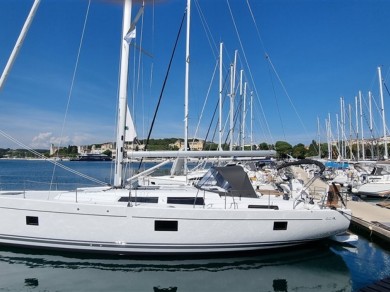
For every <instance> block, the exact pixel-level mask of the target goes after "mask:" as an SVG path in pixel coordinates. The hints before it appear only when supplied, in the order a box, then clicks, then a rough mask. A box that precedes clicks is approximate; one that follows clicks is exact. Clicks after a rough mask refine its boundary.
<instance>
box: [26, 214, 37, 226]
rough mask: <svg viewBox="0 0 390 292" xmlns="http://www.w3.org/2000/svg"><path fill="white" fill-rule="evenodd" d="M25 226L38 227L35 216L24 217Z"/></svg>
mask: <svg viewBox="0 0 390 292" xmlns="http://www.w3.org/2000/svg"><path fill="white" fill-rule="evenodd" d="M26 224H27V225H36V226H38V225H39V220H38V217H36V216H26Z"/></svg>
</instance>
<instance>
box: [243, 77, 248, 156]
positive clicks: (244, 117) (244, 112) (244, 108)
mask: <svg viewBox="0 0 390 292" xmlns="http://www.w3.org/2000/svg"><path fill="white" fill-rule="evenodd" d="M246 86H247V82H245V83H244V106H243V109H242V150H245V138H246V137H245V119H246Z"/></svg>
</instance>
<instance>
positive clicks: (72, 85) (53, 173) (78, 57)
mask: <svg viewBox="0 0 390 292" xmlns="http://www.w3.org/2000/svg"><path fill="white" fill-rule="evenodd" d="M90 6H91V0H89V1H88V6H87V11H86V13H85V19H84V25H83V30H82V33H81V39H80V44H79V48H78V52H77V58H76V64H75V67H74V70H73V76H72V81H71V85H70V90H69V94H68V100H67V103H66V108H65V114H64V119H63V122H62V128H61V134H60V140H59V141H58V146H57V147H58V149H60V147H61V144H62V140H63V136H64V131H65V124H66V120H67V117H68V112H69V106H70V101H71V98H72V94H73V87H74V83H75V79H76V73H77V69H78V64H79V60H80V54H81V48H82V45H83V40H84V34H85V28H86V26H87V20H88V15H89V8H90ZM58 157H59V151H57V158H58ZM56 166H57V164H54V168H53V172H52V177H51V182H50V189H51V187H52V184H53V182H54V175H55V171H56Z"/></svg>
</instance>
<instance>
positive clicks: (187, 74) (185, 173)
mask: <svg viewBox="0 0 390 292" xmlns="http://www.w3.org/2000/svg"><path fill="white" fill-rule="evenodd" d="M190 23H191V0H187V31H186V71H185V82H184V151H185V152H187V150H188V149H187V146H188V95H189V88H188V87H189V74H190ZM184 175H187V157H185V158H184Z"/></svg>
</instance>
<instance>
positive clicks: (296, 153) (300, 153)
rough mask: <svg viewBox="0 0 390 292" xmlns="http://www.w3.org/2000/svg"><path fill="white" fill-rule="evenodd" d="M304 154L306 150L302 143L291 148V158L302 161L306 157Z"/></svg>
mask: <svg viewBox="0 0 390 292" xmlns="http://www.w3.org/2000/svg"><path fill="white" fill-rule="evenodd" d="M306 153H307V149H306V147H305V145H303V144H302V143H299V144H297V145H295V146H294V147H293V148H292V156H293V157H295V158H298V159H303V158H305V157H306Z"/></svg>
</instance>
